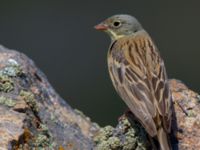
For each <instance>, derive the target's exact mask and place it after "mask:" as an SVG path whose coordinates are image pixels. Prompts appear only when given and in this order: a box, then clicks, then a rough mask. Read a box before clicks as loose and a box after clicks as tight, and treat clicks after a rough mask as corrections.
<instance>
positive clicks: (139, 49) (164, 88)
mask: <svg viewBox="0 0 200 150" xmlns="http://www.w3.org/2000/svg"><path fill="white" fill-rule="evenodd" d="M95 28H96V29H98V30H103V31H105V32H107V33H108V34H109V35H110V36H111V39H112V43H111V46H110V49H109V51H108V69H109V73H110V77H111V80H112V82H113V85H114V87H115V89H116V91H117V92H118V94H119V95H120V96H121V98H122V99H123V100H124V102H125V103H126V104H127V105H128V107H129V108H130V110H131V111H132V113H133V114H134V115H135V117H136V118H137V119H138V121H139V122H140V123H141V124H142V125H143V126H144V128H145V129H146V131H147V132H148V134H149V135H150V136H152V137H157V139H158V141H159V144H160V149H161V150H169V149H171V148H170V144H169V141H168V140H169V139H168V133H170V129H171V114H172V110H171V94H170V91H169V87H168V83H167V74H166V70H165V66H164V62H163V60H162V58H161V57H160V54H159V52H158V50H157V47H156V46H155V44H154V43H153V41H152V39H151V37H150V36H149V35H148V33H147V32H146V31H145V30H144V29H143V28H142V26H141V25H140V23H139V22H138V21H137V20H136V19H135V18H134V17H132V16H130V15H115V16H112V17H110V18H108V19H106V20H105V21H103V22H102V23H100V24H99V25H97V26H96V27H95Z"/></svg>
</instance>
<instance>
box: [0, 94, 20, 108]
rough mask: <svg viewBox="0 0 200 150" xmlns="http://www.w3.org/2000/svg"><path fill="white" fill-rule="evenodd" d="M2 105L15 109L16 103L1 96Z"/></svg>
mask: <svg viewBox="0 0 200 150" xmlns="http://www.w3.org/2000/svg"><path fill="white" fill-rule="evenodd" d="M0 104H1V105H5V106H8V107H13V106H15V104H16V102H15V101H14V100H13V99H10V98H7V97H4V96H0Z"/></svg>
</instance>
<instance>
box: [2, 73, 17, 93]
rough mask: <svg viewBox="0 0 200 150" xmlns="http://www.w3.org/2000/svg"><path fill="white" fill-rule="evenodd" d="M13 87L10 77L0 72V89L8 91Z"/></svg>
mask: <svg viewBox="0 0 200 150" xmlns="http://www.w3.org/2000/svg"><path fill="white" fill-rule="evenodd" d="M13 89H14V83H13V81H12V79H11V78H9V77H8V76H6V75H1V74H0V91H2V92H6V93H7V92H10V91H12V90H13Z"/></svg>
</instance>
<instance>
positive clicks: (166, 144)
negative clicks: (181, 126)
mask: <svg viewBox="0 0 200 150" xmlns="http://www.w3.org/2000/svg"><path fill="white" fill-rule="evenodd" d="M158 142H159V146H160V150H172V148H171V144H170V141H169V137H168V134H167V133H166V132H165V131H164V129H163V128H160V129H159V130H158Z"/></svg>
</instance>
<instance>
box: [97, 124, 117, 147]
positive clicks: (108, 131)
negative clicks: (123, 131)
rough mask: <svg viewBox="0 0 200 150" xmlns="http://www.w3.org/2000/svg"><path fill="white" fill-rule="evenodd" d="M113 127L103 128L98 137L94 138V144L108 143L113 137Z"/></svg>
mask: <svg viewBox="0 0 200 150" xmlns="http://www.w3.org/2000/svg"><path fill="white" fill-rule="evenodd" d="M113 129H114V128H113V127H112V126H106V127H104V128H101V129H100V131H99V133H98V135H97V136H95V137H94V142H95V143H96V144H99V143H101V142H102V141H107V140H108V138H109V137H110V136H112V132H113Z"/></svg>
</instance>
